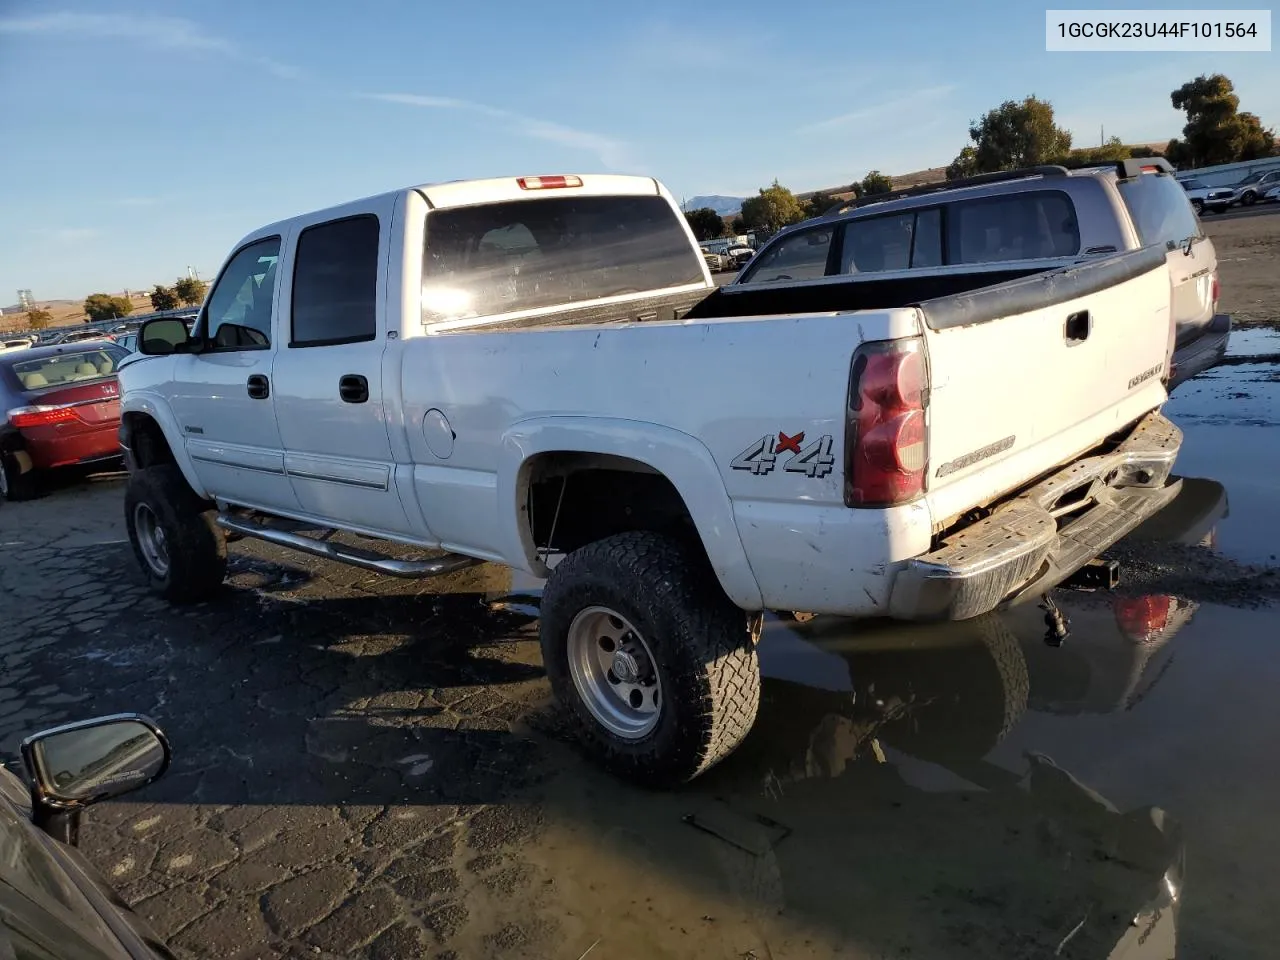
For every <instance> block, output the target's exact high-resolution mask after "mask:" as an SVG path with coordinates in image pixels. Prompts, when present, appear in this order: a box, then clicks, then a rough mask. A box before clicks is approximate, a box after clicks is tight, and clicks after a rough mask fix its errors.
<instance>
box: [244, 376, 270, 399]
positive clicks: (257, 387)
mask: <svg viewBox="0 0 1280 960" xmlns="http://www.w3.org/2000/svg"><path fill="white" fill-rule="evenodd" d="M245 386H246V387H247V388H248V391H249V396H250V397H252V398H253V399H254V400H265V399H267V397H269V396H271V381H270V380H268V379H267V378H266V377H264V376H263V375H262V374H260V373H252V374H250V375H249V379H248V381H247V382H246V383H245Z"/></svg>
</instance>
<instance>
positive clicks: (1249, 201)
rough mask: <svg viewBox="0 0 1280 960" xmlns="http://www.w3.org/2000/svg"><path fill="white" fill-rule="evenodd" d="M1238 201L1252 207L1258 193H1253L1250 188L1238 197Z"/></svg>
mask: <svg viewBox="0 0 1280 960" xmlns="http://www.w3.org/2000/svg"><path fill="white" fill-rule="evenodd" d="M1240 202H1241V203H1243V204H1244V205H1245V206H1246V207H1252V206H1253V205H1254V204H1255V203H1257V202H1258V195H1257V194H1256V193H1254V192H1253V191H1252V190H1249V191H1247V192H1246V193H1245V194H1244V195H1243V196H1242V197H1241V198H1240Z"/></svg>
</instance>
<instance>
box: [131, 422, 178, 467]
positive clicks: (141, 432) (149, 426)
mask: <svg viewBox="0 0 1280 960" xmlns="http://www.w3.org/2000/svg"><path fill="white" fill-rule="evenodd" d="M124 427H125V435H126V437H127V438H128V444H129V451H130V452H131V453H132V454H133V462H134V463H135V464H137V465H138V468H139V469H145V468H147V467H155V466H159V465H160V464H162V463H176V462H177V461H176V459H175V458H174V456H173V450H171V449H170V448H169V441H168V440H166V439H165V436H164V431H163V430H161V429H160V424H158V423H156V422H155V420H153V419H152V418H151V417H149V416H147V414H145V413H126V414H125V415H124Z"/></svg>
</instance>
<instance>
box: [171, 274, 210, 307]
mask: <svg viewBox="0 0 1280 960" xmlns="http://www.w3.org/2000/svg"><path fill="white" fill-rule="evenodd" d="M208 289H209V285H208V284H207V283H205V282H204V281H203V280H197V279H196V278H195V277H179V278H178V279H177V280H175V281H174V282H173V292H174V293H175V294H177V296H178V300H179V301H180V302H181V303H182V304H183V305H185V306H188V307H194V306H196V305H197V304H201V303H204V295H205V292H206V291H207V290H208Z"/></svg>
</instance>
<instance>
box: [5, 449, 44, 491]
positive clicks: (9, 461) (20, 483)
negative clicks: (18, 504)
mask: <svg viewBox="0 0 1280 960" xmlns="http://www.w3.org/2000/svg"><path fill="white" fill-rule="evenodd" d="M39 494H40V490H39V487H37V486H36V472H35V471H34V470H28V471H27V472H26V473H23V472H22V465H21V464H20V463H18V458H17V457H15V456H14V455H13V454H12V453H0V500H34V499H35V498H36V497H37V496H39Z"/></svg>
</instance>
